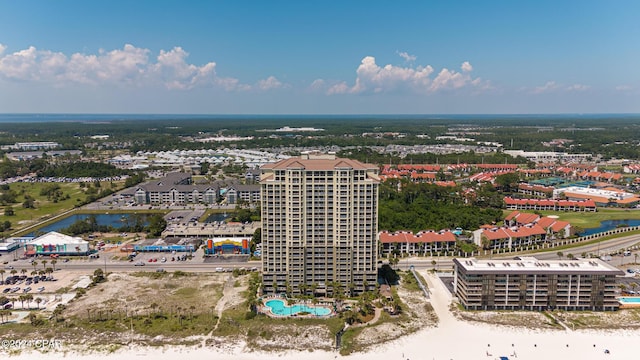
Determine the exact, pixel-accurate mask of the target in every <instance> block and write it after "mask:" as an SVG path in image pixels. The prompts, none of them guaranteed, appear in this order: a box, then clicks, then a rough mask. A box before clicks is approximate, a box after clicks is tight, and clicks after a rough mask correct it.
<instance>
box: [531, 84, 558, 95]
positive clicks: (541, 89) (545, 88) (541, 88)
mask: <svg viewBox="0 0 640 360" xmlns="http://www.w3.org/2000/svg"><path fill="white" fill-rule="evenodd" d="M559 87H560V85H558V84H556V82H555V81H547V82H546V83H545V84H544V85H542V86H536V87H535V88H534V89H533V91H532V92H533V93H534V94H542V93H546V92H551V91H555V90H557V89H558V88H559Z"/></svg>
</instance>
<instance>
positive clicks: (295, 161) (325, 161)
mask: <svg viewBox="0 0 640 360" xmlns="http://www.w3.org/2000/svg"><path fill="white" fill-rule="evenodd" d="M290 168H299V169H305V170H335V169H338V168H350V169H356V170H370V169H371V170H378V167H377V166H375V165H372V164H365V163H362V162H360V161H358V160H352V159H344V158H337V157H336V156H335V155H332V154H322V155H319V154H312V153H310V154H303V155H302V156H301V157H294V158H290V159H286V160H281V161H278V162H277V163H273V164H266V165H263V166H262V169H274V170H276V169H277V170H285V169H290Z"/></svg>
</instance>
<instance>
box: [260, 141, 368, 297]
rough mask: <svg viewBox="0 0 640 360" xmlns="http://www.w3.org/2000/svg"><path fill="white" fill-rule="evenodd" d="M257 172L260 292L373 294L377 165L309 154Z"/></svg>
mask: <svg viewBox="0 0 640 360" xmlns="http://www.w3.org/2000/svg"><path fill="white" fill-rule="evenodd" d="M261 172H262V173H261V178H260V186H261V213H262V265H263V291H264V292H265V293H267V294H272V293H284V292H286V293H289V294H293V295H301V294H308V295H311V294H312V295H316V296H336V295H337V294H339V293H342V294H345V295H354V294H359V293H362V292H363V291H367V290H372V289H374V288H375V284H376V281H377V242H376V234H377V232H378V186H379V183H380V181H379V178H378V168H377V167H376V166H375V165H370V164H364V163H362V162H360V161H356V160H351V159H342V158H337V157H336V156H335V155H332V154H319V153H309V154H303V155H302V156H300V157H294V158H290V159H286V160H282V161H280V162H277V163H274V164H267V165H264V166H263V167H262V168H261Z"/></svg>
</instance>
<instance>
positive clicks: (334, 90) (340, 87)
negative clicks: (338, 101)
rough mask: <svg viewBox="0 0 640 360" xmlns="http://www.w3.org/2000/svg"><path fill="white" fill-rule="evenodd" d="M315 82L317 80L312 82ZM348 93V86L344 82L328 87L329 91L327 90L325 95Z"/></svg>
mask: <svg viewBox="0 0 640 360" xmlns="http://www.w3.org/2000/svg"><path fill="white" fill-rule="evenodd" d="M317 81H318V80H316V81H314V83H315V82H317ZM348 92H349V85H347V83H346V82H344V81H342V82H339V83H337V84H334V85H332V86H331V87H329V90H327V95H334V94H346V93H348Z"/></svg>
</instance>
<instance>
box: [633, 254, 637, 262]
mask: <svg viewBox="0 0 640 360" xmlns="http://www.w3.org/2000/svg"><path fill="white" fill-rule="evenodd" d="M633 263H634V264H637V263H638V253H635V254H633Z"/></svg>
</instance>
